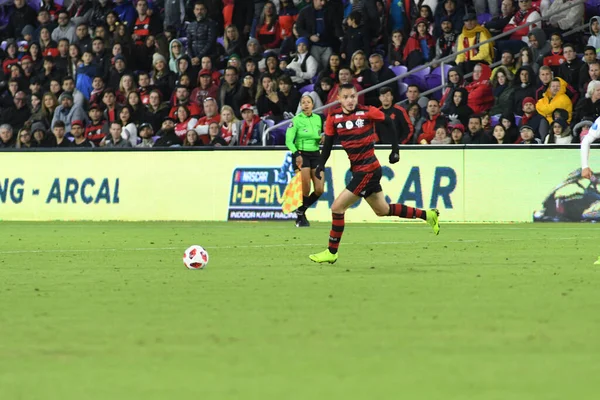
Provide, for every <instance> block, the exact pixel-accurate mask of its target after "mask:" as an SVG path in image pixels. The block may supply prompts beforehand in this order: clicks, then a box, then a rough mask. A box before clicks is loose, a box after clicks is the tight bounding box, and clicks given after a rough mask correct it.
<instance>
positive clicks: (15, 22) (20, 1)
mask: <svg viewBox="0 0 600 400" xmlns="http://www.w3.org/2000/svg"><path fill="white" fill-rule="evenodd" d="M25 25H33V26H35V25H37V24H36V12H35V10H34V9H33V8H31V7H30V6H29V5H27V2H26V1H25V0H15V2H14V8H13V9H12V13H11V14H10V17H9V18H8V25H6V28H5V29H6V31H5V32H4V35H1V36H4V37H7V38H16V37H17V34H18V32H21V29H23V27H24V26H25Z"/></svg>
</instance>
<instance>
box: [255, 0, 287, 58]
mask: <svg viewBox="0 0 600 400" xmlns="http://www.w3.org/2000/svg"><path fill="white" fill-rule="evenodd" d="M255 37H256V39H257V40H258V42H259V43H260V45H261V46H262V48H263V49H277V48H279V44H280V43H281V27H280V26H279V17H278V16H277V13H276V11H275V4H273V2H271V1H267V2H266V3H265V6H264V7H263V10H262V14H261V16H260V18H259V21H258V25H257V27H256V35H255Z"/></svg>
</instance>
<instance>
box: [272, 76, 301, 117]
mask: <svg viewBox="0 0 600 400" xmlns="http://www.w3.org/2000/svg"><path fill="white" fill-rule="evenodd" d="M277 86H278V87H279V93H278V96H279V99H280V102H281V106H282V107H283V116H284V118H286V119H289V118H293V117H294V115H295V114H297V109H298V107H300V93H299V92H298V90H296V88H295V87H294V85H293V84H292V80H291V79H290V77H289V76H287V75H282V76H281V77H279V79H278V80H277Z"/></svg>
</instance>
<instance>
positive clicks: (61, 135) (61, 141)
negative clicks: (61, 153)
mask: <svg viewBox="0 0 600 400" xmlns="http://www.w3.org/2000/svg"><path fill="white" fill-rule="evenodd" d="M52 133H53V134H54V141H53V144H54V145H53V146H52V147H71V146H72V145H71V142H70V141H69V139H67V138H66V137H65V134H66V128H65V123H64V122H63V121H56V123H55V124H54V126H53V127H52Z"/></svg>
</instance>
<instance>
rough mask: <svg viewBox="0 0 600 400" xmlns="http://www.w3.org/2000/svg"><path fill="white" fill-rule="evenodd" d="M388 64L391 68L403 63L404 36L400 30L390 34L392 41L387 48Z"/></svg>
mask: <svg viewBox="0 0 600 400" xmlns="http://www.w3.org/2000/svg"><path fill="white" fill-rule="evenodd" d="M388 63H389V64H390V65H393V66H398V65H402V64H403V63H404V34H403V33H402V31H400V30H395V31H393V32H392V40H391V42H390V45H389V47H388Z"/></svg>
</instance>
